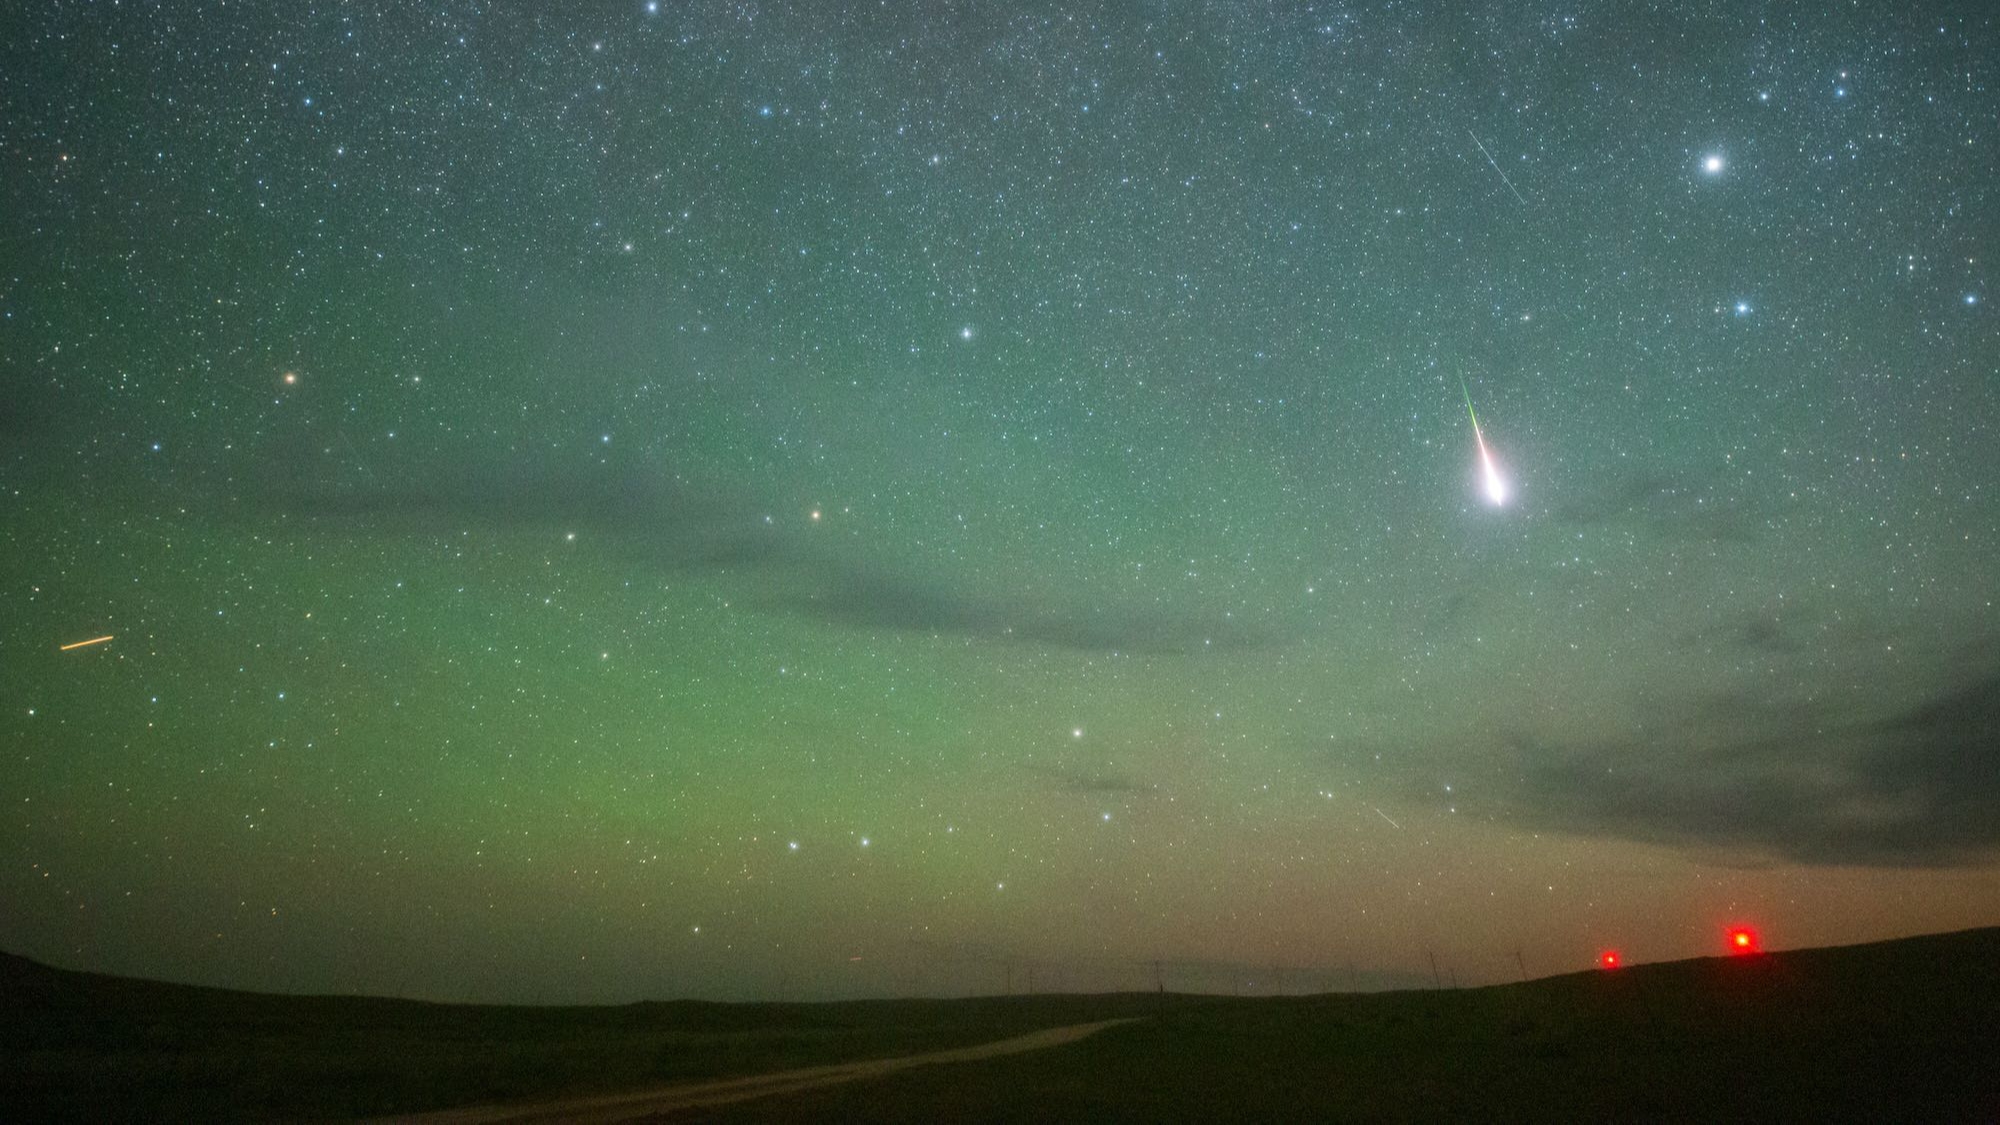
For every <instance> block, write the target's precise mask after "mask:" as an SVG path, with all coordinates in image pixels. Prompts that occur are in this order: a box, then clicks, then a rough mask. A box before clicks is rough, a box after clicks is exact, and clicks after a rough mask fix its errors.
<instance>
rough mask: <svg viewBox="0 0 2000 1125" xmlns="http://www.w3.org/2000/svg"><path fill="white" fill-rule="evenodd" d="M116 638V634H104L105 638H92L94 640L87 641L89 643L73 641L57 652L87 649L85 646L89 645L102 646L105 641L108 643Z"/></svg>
mask: <svg viewBox="0 0 2000 1125" xmlns="http://www.w3.org/2000/svg"><path fill="white" fill-rule="evenodd" d="M115 636H117V634H116V633H106V634H104V635H103V636H101V637H92V638H90V639H89V640H87V641H72V642H70V643H69V644H66V645H64V646H62V647H61V648H59V649H57V650H56V651H57V652H68V651H69V650H70V649H73V648H83V647H85V646H87V645H101V644H103V643H104V642H105V641H108V640H110V639H111V638H112V637H115Z"/></svg>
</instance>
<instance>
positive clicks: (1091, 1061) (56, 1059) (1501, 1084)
mask: <svg viewBox="0 0 2000 1125" xmlns="http://www.w3.org/2000/svg"><path fill="white" fill-rule="evenodd" d="M0 1007H4V1010H5V1011H6V1012H7V1014H8V1018H7V1019H6V1020H5V1021H4V1028H5V1030H4V1032H0V1045H4V1050H5V1054H6V1060H5V1078H4V1080H0V1082H4V1087H0V1093H4V1103H5V1104H6V1105H7V1106H9V1107H11V1108H12V1110H13V1113H12V1114H11V1115H12V1116H15V1117H23V1116H27V1117H35V1118H46V1117H60V1118H92V1119H103V1118H106V1117H125V1118H132V1117H159V1116H168V1117H199V1118H203V1119H216V1118H228V1117H236V1118H241V1117H258V1116H287V1117H310V1116H349V1115H359V1114H371V1113H385V1112H394V1111H412V1110H422V1109H430V1108H437V1107H441V1106H448V1105H457V1104H466V1103H472V1102H493V1101H507V1100H520V1101H533V1100H537V1099H540V1098H544V1097H556V1096H559V1095H564V1094H575V1093H580V1092H590V1091H611V1090H620V1089H634V1088H643V1087H646V1086H657V1085H666V1084H670V1083H674V1082H677V1081H683V1080H693V1079H698V1078H709V1077H716V1076H720V1075H732V1074H754V1073H758V1072H762V1071H768V1070H777V1069H782V1068H787V1067H794V1066H805V1065H812V1064H817V1063H826V1062H833V1061H841V1060H849V1059H858V1058H868V1057H880V1056H884V1055H890V1054H901V1053H905V1052H914V1051H922V1050H932V1049H937V1048H941V1047H951V1046H958V1045H964V1044H973V1043H980V1042H985V1041H988V1040H993V1039H1000V1038H1005V1037H1007V1036H1010V1035H1015V1034H1019V1033H1021V1032H1023V1031H1025V1030H1029V1029H1033V1028H1039V1027H1053V1026H1057V1025H1062V1024H1069V1023H1078V1022H1084V1021H1090V1020H1098V1019H1106V1018H1111V1017H1115V1016H1122V1015H1145V1016H1147V1017H1148V1018H1146V1019H1143V1020H1140V1021H1138V1022H1135V1023H1131V1024H1126V1025H1122V1026H1119V1027H1114V1028H1110V1029H1108V1030H1106V1031H1103V1032H1101V1033H1099V1034H1098V1035H1095V1036H1093V1037H1091V1038H1089V1039H1087V1040H1084V1041H1082V1042H1080V1043H1075V1044H1071V1045H1067V1046H1064V1047H1061V1048H1058V1049H1053V1050H1048V1051H1041V1052H1036V1053H1031V1054H1022V1055H1015V1056H1011V1057H1007V1058H1002V1059H994V1060H989V1061H981V1062H971V1063H960V1064H953V1065H947V1066H932V1067H924V1068H919V1069H914V1070H909V1071H905V1072H902V1073H900V1074H897V1075H895V1076H892V1077H889V1078H883V1079H878V1080H871V1081H867V1082H861V1083H856V1084H852V1085H847V1086H840V1087H833V1088H829V1089H823V1090H815V1091H810V1092H806V1093H802V1094H796V1095H790V1096H783V1097H777V1098H772V1099H768V1100H763V1101H756V1102H748V1103H742V1104H739V1105H735V1106H730V1107H726V1108H724V1109H721V1110H716V1111H709V1112H707V1113H697V1114H695V1115H694V1116H693V1117H692V1118H691V1119H696V1120H731V1121H738V1120H782V1119H795V1118H799V1117H812V1118H820V1119H849V1120H851V1119H869V1120H910V1121H917V1120H925V1121H930V1120H1026V1119H1042V1120H1066V1121H1067V1120H1106V1119H1124V1120H1162V1119H1182V1120H1187V1119H1235V1120H1242V1119H1246V1118H1249V1119H1257V1118H1296V1117H1316V1118H1326V1117H1336V1118H1339V1117H1348V1118H1366V1119H1372V1120H1379V1119H1383V1118H1392V1119H1393V1118H1431V1117H1441V1116H1443V1117H1470V1118H1481V1119H1494V1118H1502V1119H1527V1118H1533V1119H1542V1120H1546V1119H1551V1118H1562V1119H1633V1118H1642V1119H1643V1118H1672V1119H1686V1118H1690V1117H1696V1118H1709V1117H1744V1116H1750V1115H1757V1116H1776V1117H1779V1118H1782V1119H1796V1118H1808V1119H1819V1120H1823V1119H1866V1120H1892V1119H1893V1120H1932V1121H1934V1120H1981V1119H1984V1120H1991V1119H1993V1118H1994V1116H1995V1115H1996V1114H2000V929H1981V930H1968V931H1964V932H1961V933H1955V934H1943V935H1935V936H1929V937H1918V938H1908V939H1903V940H1898V941H1890V942H1881V943H1876V944H1871V945H1860V946H1847V947H1841V948H1833V949H1815V950H1798V951H1793V952H1786V953H1773V954H1766V955H1759V956H1753V957H1742V958H1713V959H1701V960H1694V961H1681V962H1673V963H1668V964H1658V965H1641V966H1635V967H1631V968H1626V969H1621V970H1617V971H1614V972H1603V971H1592V972H1583V973H1576V974H1571V975H1568V976H1562V977H1552V978H1549V979H1545V980H1538V981H1533V982H1529V983H1526V984H1514V985H1501V986H1495V987H1490V988H1478V989H1464V990H1458V991H1445V992H1400V993H1384V994H1374V995H1327V996H1310V997H1267V998H1247V999H1246V998H1224V997H1196V996H1175V995H1169V996H1164V997H1162V996H1154V995H1118V996H1044V997H1015V998H989V999H977V1000H936V1001H932V1000H917V1001H869V1002H854V1003H836V1004H741V1005H735V1004H709V1003H694V1002H675V1003H653V1004H635V1005H629V1006H625V1007H617V1008H512V1007H483V1006H471V1005H434V1004H422V1003H416V1002H411V1001H397V1000H379V999H361V998H339V997H284V996H266V995H258V994H251V993H239V992H228V991H222V990H216V989H204V988H192V987H186V986H179V985H166V984H157V983H153V982H147V981H137V980H126V979H120V978H113V977H104V976H97V975H92V974H86V973H73V972H66V971H62V970H57V969H50V968H47V967H44V966H41V965H38V964H36V963H34V962H30V961H26V960H23V959H20V958H12V957H9V958H6V959H5V960H4V961H0ZM676 1119H680V1118H678V1117H677V1118H676Z"/></svg>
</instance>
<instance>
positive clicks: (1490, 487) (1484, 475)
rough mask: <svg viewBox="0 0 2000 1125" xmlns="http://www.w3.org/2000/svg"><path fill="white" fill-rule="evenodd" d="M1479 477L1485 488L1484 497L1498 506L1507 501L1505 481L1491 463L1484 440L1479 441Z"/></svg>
mask: <svg viewBox="0 0 2000 1125" xmlns="http://www.w3.org/2000/svg"><path fill="white" fill-rule="evenodd" d="M1479 478H1480V483H1481V484H1482V485H1483V486H1484V487H1485V489H1486V499H1487V500H1489V501H1491V502H1492V504H1493V506H1494V507H1496V508H1498V507H1502V506H1504V505H1505V504H1506V503H1507V481H1506V480H1505V479H1504V478H1502V477H1501V476H1500V469H1499V467H1498V466H1496V465H1494V464H1493V455H1492V454H1491V453H1488V452H1487V451H1486V442H1485V440H1484V439H1481V441H1480V442H1479Z"/></svg>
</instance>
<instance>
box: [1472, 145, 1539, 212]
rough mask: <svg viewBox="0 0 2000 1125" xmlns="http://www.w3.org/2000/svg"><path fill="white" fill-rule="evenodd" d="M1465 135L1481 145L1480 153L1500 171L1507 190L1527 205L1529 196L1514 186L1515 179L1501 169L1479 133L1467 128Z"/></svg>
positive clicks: (1522, 203) (1496, 170)
mask: <svg viewBox="0 0 2000 1125" xmlns="http://www.w3.org/2000/svg"><path fill="white" fill-rule="evenodd" d="M1465 135H1466V136H1468V137H1471V138H1472V143H1473V144H1476V145H1478V146H1479V154H1480V155H1481V156H1484V157H1485V158H1486V163H1488V164H1491V165H1493V170H1494V171H1495V172H1500V182H1501V183H1503V184H1506V185H1507V190H1508V191H1511V192H1513V193H1514V198H1515V199H1518V200H1520V201H1521V205H1522V206H1523V207H1525V206H1527V204H1528V200H1527V197H1526V196H1523V195H1522V194H1521V189H1519V188H1517V187H1515V186H1514V181H1512V180H1510V179H1508V178H1507V173H1505V172H1501V171H1500V162H1499V161H1498V160H1495V159H1493V154H1492V153H1490V152H1487V151H1486V145H1485V143H1484V142H1482V141H1481V140H1480V139H1479V134H1477V133H1475V132H1473V131H1472V130H1470V129H1467V130H1466V131H1465Z"/></svg>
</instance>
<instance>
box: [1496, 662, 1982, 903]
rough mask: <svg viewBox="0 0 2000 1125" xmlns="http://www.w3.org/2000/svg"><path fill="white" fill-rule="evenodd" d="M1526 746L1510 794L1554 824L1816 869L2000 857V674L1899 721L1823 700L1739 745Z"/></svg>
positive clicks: (1510, 799) (1516, 804)
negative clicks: (1861, 716)
mask: <svg viewBox="0 0 2000 1125" xmlns="http://www.w3.org/2000/svg"><path fill="white" fill-rule="evenodd" d="M1714 718H1715V716H1713V715H1710V716H1708V721H1704V722H1703V723H1702V724H1700V725H1701V726H1702V727H1705V728H1707V729H1714V724H1713V722H1712V720H1713V719H1714ZM1512 749H1513V751H1514V755H1515V763H1514V764H1515V765H1516V766H1517V767H1518V771H1517V772H1515V773H1514V774H1513V777H1514V778H1515V779H1516V780H1514V781H1513V782H1512V783H1511V784H1505V785H1503V787H1502V794H1501V800H1502V802H1503V803H1505V804H1508V805H1511V806H1512V808H1513V810H1514V811H1515V812H1516V813H1517V814H1518V815H1520V816H1522V817H1523V818H1525V819H1528V820H1530V821H1533V822H1535V823H1538V824H1542V825H1546V826H1548V827H1553V828H1558V829H1564V830H1568V831H1573V832H1582V833H1587V834H1602V835H1610V836H1619V837H1625V838H1629V839H1635V840H1646V841H1652V842H1656V843H1664V844H1670V845H1680V846H1689V847H1701V848H1705V849H1717V848H1721V849H1727V848H1748V849H1754V850H1757V851H1760V852H1765V853H1771V854H1776V855H1779V856H1783V857H1786V858H1789V859H1792V860H1795V861H1798V862H1801V863H1808V864H1860V865H1869V866H1890V867H1896V866H1908V867H1940V866H1952V865H1960V864H1971V863H1978V862H1983V861H1987V860H1990V859H1991V858H1992V857H1993V856H1994V854H1995V853H1996V852H2000V816H1996V815H1995V814H1994V810H1995V809H1996V808H2000V672H1989V673H1987V674H1985V675H1982V676H1980V677H1978V678H1976V679H1975V680H1973V681H1972V682H1970V683H1968V684H1966V685H1965V686H1963V687H1959V688H1956V689H1953V690H1950V691H1947V692H1944V693H1941V694H1939V695H1938V696H1936V697H1934V698H1933V699H1931V700H1929V701H1927V702H1924V703H1922V704H1919V705H1917V706H1914V707H1910V708H1908V709H1907V710H1905V711H1902V712H1900V713H1897V714H1894V715H1892V716H1890V717H1888V718H1875V719H1869V720H1847V721H1842V720H1841V719H1840V718H1838V717H1837V716H1835V715H1833V714H1832V712H1831V710H1830V709H1823V710H1821V711H1819V712H1817V713H1816V714H1800V715H1799V716H1798V717H1797V720H1796V722H1795V724H1794V729H1793V730H1790V731H1786V732H1783V733H1779V734H1766V735H1760V736H1756V737H1747V738H1740V739H1734V740H1731V739H1728V738H1726V737H1708V738H1703V737H1700V736H1698V735H1697V736H1694V737H1691V738H1689V739H1688V740H1686V741H1682V740H1680V739H1677V738H1675V737H1674V736H1672V735H1669V736H1667V737H1665V738H1663V739H1659V740H1652V741H1644V742H1641V741H1637V740H1634V741H1632V742H1628V743H1624V744H1600V745H1595V746H1589V747H1562V746H1559V745H1555V744H1551V743H1548V742H1544V741H1538V740H1535V739H1532V738H1527V737H1518V736H1517V737H1516V738H1514V739H1513V740H1512Z"/></svg>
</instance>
